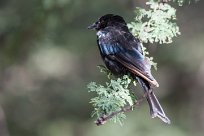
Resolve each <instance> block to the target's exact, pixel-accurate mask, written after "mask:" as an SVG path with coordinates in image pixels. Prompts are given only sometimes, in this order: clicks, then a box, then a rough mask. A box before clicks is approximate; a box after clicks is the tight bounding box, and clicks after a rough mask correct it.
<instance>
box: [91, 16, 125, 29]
mask: <svg viewBox="0 0 204 136" xmlns="http://www.w3.org/2000/svg"><path fill="white" fill-rule="evenodd" d="M117 25H126V22H125V20H124V19H123V18H122V17H121V16H119V15H113V14H106V15H104V16H102V17H100V18H99V19H98V20H97V21H96V22H95V23H93V24H92V25H90V26H89V27H88V29H94V30H96V31H98V30H101V29H103V28H105V27H107V26H117Z"/></svg>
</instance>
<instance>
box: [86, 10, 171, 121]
mask: <svg viewBox="0 0 204 136" xmlns="http://www.w3.org/2000/svg"><path fill="white" fill-rule="evenodd" d="M88 29H94V30H96V31H97V34H96V35H97V43H98V47H99V50H100V54H101V57H102V59H103V61H104V63H105V65H106V67H107V68H108V69H109V70H110V71H111V72H112V73H113V74H114V75H124V74H128V73H129V74H130V75H131V76H132V78H133V79H135V80H137V81H138V82H139V84H140V85H141V87H142V89H143V91H144V93H145V95H146V99H147V101H148V104H149V107H150V114H151V117H152V118H154V117H158V118H160V119H161V120H162V121H163V122H165V123H168V124H170V120H169V119H168V117H167V116H166V115H165V113H164V111H163V109H162V107H161V105H160V103H159V101H158V100H157V98H156V96H155V94H154V92H153V90H152V86H156V87H158V86H159V84H158V83H157V81H156V80H155V79H154V77H153V76H152V74H151V70H150V69H151V65H150V62H149V60H148V59H147V58H145V56H144V54H143V51H142V47H141V43H140V41H139V39H137V38H135V37H134V36H133V35H132V34H131V33H130V31H129V30H128V27H127V24H126V22H125V20H124V19H123V18H122V17H121V16H119V15H113V14H106V15H104V16H102V17H101V18H99V19H98V20H97V21H96V22H95V23H93V24H92V25H90V26H89V27H88Z"/></svg>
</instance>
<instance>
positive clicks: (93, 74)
mask: <svg viewBox="0 0 204 136" xmlns="http://www.w3.org/2000/svg"><path fill="white" fill-rule="evenodd" d="M136 6H141V7H144V6H145V2H144V1H143V0H18V1H17V0H1V1H0V136H104V135H107V136H191V135H195V136H203V133H204V45H203V42H204V16H203V13H204V1H202V0H201V1H200V2H198V3H197V4H191V5H185V6H183V7H177V6H175V7H176V8H177V9H178V14H177V17H178V24H179V26H180V30H181V33H182V35H181V36H179V37H178V38H175V42H174V43H173V44H171V45H167V46H166V45H162V46H156V45H151V46H148V48H149V51H150V53H151V55H152V56H154V59H155V61H156V62H158V71H155V70H153V75H154V76H155V78H156V79H157V80H158V82H159V83H160V87H159V88H157V89H156V90H155V92H156V94H157V95H158V97H159V99H160V102H161V104H162V105H163V107H164V109H165V111H166V113H167V115H168V116H169V118H170V119H171V121H172V124H171V125H165V124H163V123H162V122H161V121H160V120H158V119H151V118H150V116H149V109H148V105H147V103H146V102H144V103H143V104H142V105H141V106H140V107H138V108H136V110H134V111H133V112H129V113H127V120H125V123H124V126H120V125H119V124H114V123H107V124H105V125H104V126H100V127H97V126H96V125H95V124H94V118H91V117H90V113H91V111H92V106H91V105H90V104H89V101H90V98H91V97H93V96H94V94H90V93H88V92H87V88H86V85H87V84H88V83H89V82H90V81H97V82H100V83H104V82H105V81H106V78H105V76H104V75H103V74H101V73H100V72H99V71H98V69H97V68H96V65H98V64H103V62H102V61H101V58H100V55H99V51H98V47H97V46H96V36H95V32H93V31H89V30H87V29H86V28H87V26H88V25H89V24H91V23H92V22H94V21H95V20H96V19H97V18H98V17H100V16H102V15H104V14H106V13H114V14H119V15H122V16H123V17H124V18H125V20H127V22H130V21H132V20H133V17H134V12H133V10H134V8H135V7H136ZM137 92H140V93H141V90H140V89H139V88H137Z"/></svg>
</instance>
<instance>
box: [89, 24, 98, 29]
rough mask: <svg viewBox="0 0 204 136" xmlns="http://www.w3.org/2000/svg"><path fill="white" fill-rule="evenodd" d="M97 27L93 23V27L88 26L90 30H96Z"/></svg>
mask: <svg viewBox="0 0 204 136" xmlns="http://www.w3.org/2000/svg"><path fill="white" fill-rule="evenodd" d="M96 28H97V25H96V23H93V24H92V25H90V26H88V29H96Z"/></svg>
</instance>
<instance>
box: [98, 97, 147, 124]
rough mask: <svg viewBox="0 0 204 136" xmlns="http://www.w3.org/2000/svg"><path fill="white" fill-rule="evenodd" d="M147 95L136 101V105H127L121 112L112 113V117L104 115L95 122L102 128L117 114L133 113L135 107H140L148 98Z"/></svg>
mask: <svg viewBox="0 0 204 136" xmlns="http://www.w3.org/2000/svg"><path fill="white" fill-rule="evenodd" d="M146 95H147V94H144V96H143V97H142V98H141V99H139V100H137V101H135V103H134V104H133V105H127V106H125V107H123V108H122V109H121V110H119V111H116V112H113V113H111V114H110V115H103V116H102V117H100V118H98V119H97V120H96V121H95V123H96V125H97V126H100V125H103V124H105V123H106V121H107V120H109V119H111V118H112V117H113V116H115V115H117V114H119V113H121V112H128V111H131V110H132V108H133V107H136V106H139V105H140V103H141V102H142V101H143V100H144V98H145V97H146Z"/></svg>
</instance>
